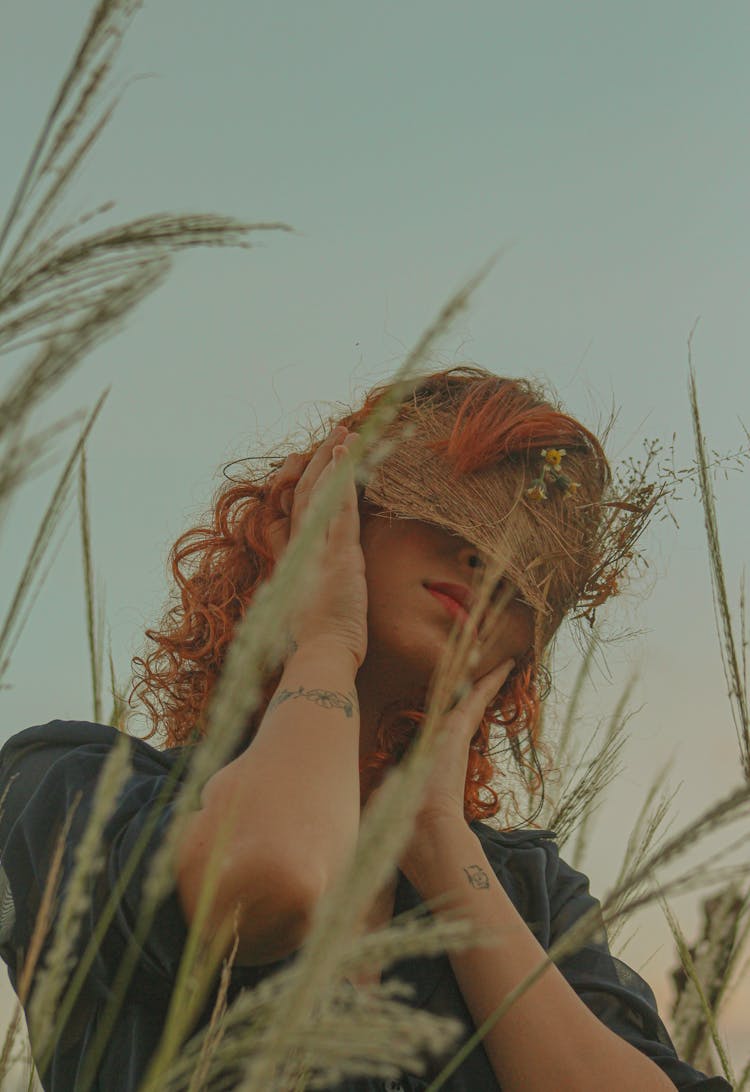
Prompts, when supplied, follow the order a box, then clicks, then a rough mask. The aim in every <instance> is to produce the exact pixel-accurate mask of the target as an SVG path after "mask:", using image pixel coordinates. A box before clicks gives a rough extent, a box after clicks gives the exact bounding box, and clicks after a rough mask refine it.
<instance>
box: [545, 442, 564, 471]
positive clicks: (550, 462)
mask: <svg viewBox="0 0 750 1092" xmlns="http://www.w3.org/2000/svg"><path fill="white" fill-rule="evenodd" d="M564 454H565V448H564V447H550V448H545V449H544V451H542V458H543V459H544V462H545V464H546V465H547V466H551V467H554V469H555V470H557V469H558V468H559V466H560V463H561V462H562V460H563V455H564Z"/></svg>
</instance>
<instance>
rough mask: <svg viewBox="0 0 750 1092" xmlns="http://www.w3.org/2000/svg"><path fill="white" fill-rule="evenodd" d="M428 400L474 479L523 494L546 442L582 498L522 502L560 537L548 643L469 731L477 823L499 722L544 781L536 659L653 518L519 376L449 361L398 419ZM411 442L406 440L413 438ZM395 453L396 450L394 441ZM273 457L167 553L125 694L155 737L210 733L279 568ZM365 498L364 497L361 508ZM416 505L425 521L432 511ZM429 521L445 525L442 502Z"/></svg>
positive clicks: (530, 772)
mask: <svg viewBox="0 0 750 1092" xmlns="http://www.w3.org/2000/svg"><path fill="white" fill-rule="evenodd" d="M387 389H388V384H385V385H381V386H379V387H376V388H374V389H373V390H371V391H370V392H369V393H368V394H367V396H366V398H365V399H364V402H363V403H362V405H361V406H360V407H359V408H358V409H356V410H354V411H352V412H350V413H348V414H345V415H340V416H338V417H331V418H330V419H329V420H328V421H326V422H324V423H323V425H322V426H321V431H320V433H319V434H317V435H312V436H311V437H310V441H309V444H308V446H307V449H306V450H305V451H303V452H302V455H303V456H304V458H303V465H307V462H308V461H309V459H310V458H311V457H312V455H313V453H314V451H315V450H316V448H317V446H318V444H319V443H320V440H321V438H322V435H324V434H325V433H327V431H328V430H329V429H330V428H332V427H333V426H334V425H335V424H337V423H343V424H345V425H347V426H348V427H349V428H350V429H355V430H356V429H357V428H358V427H360V426H361V425H362V423H363V422H364V421H365V420H366V419H367V417H368V415H369V414H370V413H371V412H372V410H373V408H374V407H375V405H376V404H377V403H378V401H379V399H380V398H381V397H382V396H383V394H384V393H385V391H386V390H387ZM427 408H432V409H434V410H436V411H437V414H438V415H440V416H441V417H442V419H446V413H447V417H448V419H449V424H450V428H449V430H448V432H447V434H446V435H445V436H444V437H443V439H442V440H438V441H437V442H436V443H435V445H434V450H435V452H437V451H440V452H441V457H443V458H445V459H448V460H450V461H451V463H452V465H453V467H454V471H455V474H456V475H459V476H463V478H464V479H465V480H466V481H467V482H470V481H471V478H472V476H476V475H480V476H481V475H486V474H487V472H489V471H494V472H497V471H500V473H499V474H497V473H495V477H497V478H502V477H503V474H504V473H505V472H506V470H507V469H508V467H511V468H512V472H511V478H512V480H513V483H514V484H513V488H514V489H515V490H516V492H518V489H519V487H521V488H522V487H523V486H524V484H528V483H530V482H531V481H532V480H533V479H534V478H535V477H536V476H537V475H538V474H539V466H540V462H541V451H542V449H545V448H549V447H553V446H554V447H564V448H565V450H566V453H569V454H566V458H569V459H570V465H571V466H572V467H574V473H575V481H576V482H577V483H578V484H579V487H580V489H579V492H580V496H581V499H580V501H579V499H578V495H576V498H575V499H574V498H572V497H571V498H565V497H563V496H562V495H561V496H559V497H558V496H553V497H551V498H550V500H549V501H546V502H538V503H537V505H536V507H532V506H531V502H529V503H528V504H527V502H526V500H525V499H524V500H523V502H522V503H523V505H524V510H525V511H526V510H528V512H530V513H531V516H530V517H529V516H528V515H527V516H526V517H525V518H526V520H527V522H528V520H529V518H531V519H532V520H533V519H534V518H536V519H537V521H538V524H537V525H538V527H539V529H540V532H542V531H543V533H540V536H539V538H540V541H541V542H543V543H544V542H546V541H547V539H549V538H550V536H551V535H552V536H554V535H556V536H557V540H558V541H559V542H562V543H563V545H564V546H565V548H564V549H562V550H557V551H556V553H555V558H554V573H555V574H556V575H555V580H552V579H551V578H550V576H549V573H550V572H551V571H552V568H551V567H550V565H548V566H547V569H546V570H545V568H544V564H543V562H544V559H543V558H542V559H541V561H540V563H539V564H538V565H537V566H536V570H535V574H533V580H534V581H535V584H534V586H535V587H537V588H538V589H542V591H540V593H539V595H537V596H536V598H537V599H539V596H540V595H543V597H544V600H545V602H546V603H547V604H548V608H549V609H548V614H547V616H546V617H545V618H544V619H542V618H541V612H540V613H539V614H538V616H537V617H538V621H539V624H538V626H537V630H538V632H541V633H543V635H544V641H543V642H541V644H540V641H539V640H537V642H536V643H535V647H534V648H532V649H531V650H530V651H529V653H528V655H527V656H526V657H525V659H524V660H523V661H522V662H520V663H519V664H518V665H517V667H516V669H515V670H514V671H513V672H512V674H511V676H510V678H509V680H508V682H507V683H506V685H505V686H504V687H503V690H502V691H501V692H500V694H499V695H498V698H497V699H496V701H495V703H494V705H493V706H492V707H491V708H489V709H488V710H487V713H486V715H485V717H484V718H483V720H482V723H481V725H480V727H479V728H478V730H477V733H476V735H475V737H474V740H473V743H472V748H471V751H470V755H469V763H468V772H467V781H466V794H465V815H466V818H467V820H468V821H472V820H474V819H487V818H490V817H491V816H494V815H496V814H497V813H498V811H499V810H500V807H501V800H500V797H499V796H498V793H497V792H496V791H495V790H494V789H493V788H492V787H491V782H493V781H496V780H497V778H498V776H502V773H503V771H502V769H498V768H497V766H496V765H495V763H494V762H493V761H492V757H491V734H492V732H493V729H494V730H495V731H496V732H499V734H500V736H501V739H503V740H504V741H505V742H506V745H507V746H508V747H509V748H510V750H511V753H512V755H513V757H514V758H515V760H516V762H517V763H518V765H519V766H521V767H522V768H524V770H525V772H526V774H527V780H528V781H530V782H531V784H532V787H536V788H539V787H540V785H541V771H540V767H539V761H538V758H537V750H536V748H537V743H538V739H537V735H538V725H539V714H540V693H539V690H540V679H541V678H543V677H544V673H543V671H542V669H541V668H540V665H539V655H540V652H541V645H542V644H546V643H547V642H548V640H549V638H550V637H551V636H552V634H553V633H554V631H555V629H556V628H557V626H558V625H559V622H560V620H561V618H562V617H563V616H564V614H565V613H566V612H569V611H571V610H575V609H578V611H579V613H581V614H585V615H586V616H588V617H590V616H591V615H592V613H593V611H594V610H595V609H596V607H597V606H599V605H600V604H601V603H602V602H604V600H605V599H606V598H607V597H608V596H609V595H610V594H611V593H612V592H614V591H615V590H616V580H617V577H618V576H619V575H620V573H621V571H622V569H623V567H624V565H625V563H626V560H627V557H628V556H629V550H628V549H627V548H628V547H629V546H630V545H631V543H632V540H633V537H634V533H635V531H634V528H635V526H636V521H637V520H640V521H641V522H642V521H643V519H644V518H645V514H644V513H645V506H644V505H640V506H631V507H634V511H630V510H629V507H628V505H627V504H623V503H621V499H618V498H610V497H608V495H607V489H608V487H609V483H610V472H609V467H608V464H607V460H606V458H605V455H604V452H603V450H602V447H601V444H600V443H599V441H598V440H597V438H596V437H595V436H594V435H593V434H592V433H591V432H589V431H588V430H587V429H585V428H584V427H583V426H582V425H580V424H579V423H578V422H577V421H575V420H574V419H573V418H572V417H570V416H568V415H566V414H564V413H562V411H561V410H559V409H558V408H557V407H556V406H555V405H554V404H552V403H551V402H550V401H549V400H548V399H546V398H545V397H544V396H543V394H542V393H541V392H540V391H539V389H537V388H535V387H534V386H533V385H532V384H530V383H529V382H527V381H525V380H516V379H503V378H499V377H497V376H494V375H492V374H491V373H489V372H486V371H484V370H483V369H480V368H474V367H467V366H464V367H457V368H451V369H448V370H446V371H442V372H438V373H434V374H432V375H428V376H425V377H424V378H423V379H422V380H421V381H420V385H419V387H418V389H417V391H416V393H414V394H412V395H410V396H409V398H408V399H407V400H406V401H405V402H404V404H403V409H402V411H401V412H400V414H399V418H400V419H402V420H409V421H412V420H413V419H414V417H415V410H416V411H417V413H416V416H417V417H418V416H420V415H422V416H424V414H425V411H426V409H427ZM428 416H429V414H428ZM432 419H436V414H432ZM412 435H413V433H412ZM433 439H434V438H433ZM404 442H405V443H409V440H408V437H407V439H406V440H405V441H404ZM276 454H278V452H277V453H276ZM392 454H393V455H394V456H398V446H396V449H395V452H393V453H392ZM391 458H392V455H391V454H389V455H388V456H387V457H386V459H385V461H384V463H383V464H382V466H383V468H385V469H387V468H388V465H389V459H391ZM274 465H278V464H273V462H272V460H271V458H270V457H269V459H268V460H266V461H265V464H261V468H260V469H256V470H255V471H254V472H248V473H246V475H244V476H242V477H241V478H235V479H232V480H231V481H229V482H228V483H227V484H225V485H222V487H221V488H220V489H219V491H218V493H217V495H216V497H215V498H214V504H213V507H212V509H211V511H210V515H209V518H208V519H207V520H206V522H205V523H203V524H201V525H199V526H196V527H193V528H191V529H189V530H188V531H186V532H185V533H184V534H183V535H182V536H181V537H180V538H179V539H178V540H177V542H176V543H175V545H174V546H173V548H172V550H171V553H170V566H171V571H172V575H173V578H174V581H175V585H176V594H175V597H174V601H173V603H172V605H171V606H170V607H168V609H167V610H166V612H165V614H164V616H163V618H162V620H161V624H160V626H159V628H158V629H149V630H147V631H146V636H147V637H148V638H149V639H150V640H151V641H152V642H154V644H155V645H156V648H155V649H153V650H152V651H151V652H150V653H148V654H147V655H145V656H144V657H140V656H139V657H136V658H135V659H134V660H133V667H134V678H135V683H134V686H133V690H132V693H131V702H132V700H133V698H137V699H138V700H139V701H140V702H141V703H142V704H143V706H144V707H145V709H146V711H147V713H148V716H149V719H150V722H151V726H152V728H151V733H150V734H151V735H153V734H154V733H157V732H158V733H159V734H160V735H161V736H162V737H163V739H164V741H165V742H166V743H167V744H168V745H169V746H176V745H179V744H184V743H187V742H189V741H191V740H193V739H195V737H196V732H197V734H198V735H202V734H203V731H204V730H205V726H206V715H207V711H208V702H209V698H210V695H211V692H212V690H213V687H214V685H215V684H216V681H217V678H218V676H219V673H220V671H221V667H222V663H223V660H224V656H225V653H226V650H227V647H228V645H229V644H230V642H231V640H232V637H233V635H234V632H235V629H236V626H237V624H238V622H239V621H240V619H241V618H242V617H243V615H244V613H245V611H246V610H247V608H248V607H249V606H250V604H251V603H252V600H253V596H254V595H255V593H256V591H257V590H258V588H259V587H260V586H261V584H262V583H263V582H264V581H265V580H266V579H267V578H268V577H269V576H270V574H271V572H272V569H273V564H274V562H273V556H272V552H271V548H270V543H269V537H268V530H269V527H270V526H271V524H273V522H274V521H276V520H279V519H281V518H283V517H284V508H283V506H282V492H283V490H282V488H281V487H280V486H279V485H278V483H277V482H275V480H274V476H273V472H274ZM380 470H381V468H378V470H377V471H376V474H378V473H379V472H380ZM459 484H460V481H459ZM287 488H288V487H287ZM369 489H370V487H369V486H368V491H369ZM368 503H369V502H368V501H367V500H366V499H364V498H363V500H362V509H363V511H367V509H368ZM384 506H385V505H383V504H381V507H384ZM391 510H393V508H392V509H391ZM612 513H614V514H612ZM395 514H397V515H399V514H400V515H407V514H408V513H407V512H405V511H401V512H398V511H396V513H395ZM413 515H414V516H415V517H416V518H426V513H424V512H419V513H413ZM428 518H429V517H428ZM434 520H435V522H441V523H442V522H443V520H442V519H441V518H440V516H439V512H438V513H436V515H435V516H434ZM550 528H552V530H551V531H550ZM450 529H456V528H450ZM537 553H538V551H537ZM555 581H556V582H555ZM528 583H529V581H528V580H527V584H528ZM526 594H527V597H528V598H530V599H532V600H533V599H534V598H535V597H534V596H533V595H530V594H529V592H528V591H527V593H526ZM279 675H280V671H279V670H276V671H274V672H269V673H268V677H267V679H266V681H265V686H264V701H263V702H262V703H261V705H260V707H259V708H258V709H257V710H256V712H255V713H254V714H253V716H252V718H251V720H250V722H249V723H248V725H247V734H246V739H245V742H246V743H247V742H249V741H250V739H252V737H253V735H254V733H255V731H256V729H257V726H258V724H259V723H260V720H261V718H262V715H263V712H264V709H265V706H266V705H267V702H268V701H269V700H270V697H271V695H272V694H273V692H274V690H275V688H276V686H277V684H278V680H279ZM419 717H420V711H418V710H417V711H412V712H411V713H409V714H405V716H404V718H403V724H402V727H398V726H397V728H396V729H395V730H393V731H392V732H391V735H390V737H389V738H385V737H382V740H381V742H382V744H383V746H382V748H381V749H378V750H377V751H376V752H374V753H372V754H370V755H367V756H365V757H364V759H363V760H362V764H361V772H363V773H364V771H365V770H369V771H374V772H377V771H380V770H383V769H384V768H385V767H387V766H390V765H393V764H395V763H396V762H398V761H399V759H400V758H401V756H402V754H403V751H404V747H405V746H406V743H407V740H408V738H410V737H411V736H412V734H413V727H412V726H413V723H414V721H415V720H418V719H419ZM502 749H505V748H502ZM290 760H293V758H292V757H290Z"/></svg>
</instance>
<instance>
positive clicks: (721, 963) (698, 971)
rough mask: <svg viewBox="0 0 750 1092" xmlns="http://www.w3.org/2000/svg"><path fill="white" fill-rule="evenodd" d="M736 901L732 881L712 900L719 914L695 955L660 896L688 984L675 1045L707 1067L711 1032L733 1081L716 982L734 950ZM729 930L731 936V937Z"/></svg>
mask: <svg viewBox="0 0 750 1092" xmlns="http://www.w3.org/2000/svg"><path fill="white" fill-rule="evenodd" d="M736 901H737V889H736V888H735V887H734V886H733V885H730V887H729V888H728V889H727V890H726V891H724V892H722V893H721V894H720V895H719V896H717V898H716V899H714V900H712V903H713V904H714V909H715V910H716V911H717V914H716V917H715V918H714V920H713V921H711V922H710V923H709V928H708V931H707V936H706V942H707V943H706V945H705V946H704V949H703V951H702V952H701V953H700V956H699V957H698V958H697V959H696V958H694V956H693V953H692V952H691V951H690V949H689V947H688V943H687V941H686V940H685V936H684V934H683V932H682V929H681V928H680V925H679V922H678V921H677V919H676V918H675V916H674V914H673V913H672V911H671V909H670V907H669V904H668V903H667V901H666V900H665V899H660V905H661V908H662V911H663V913H664V916H665V917H666V919H667V922H668V924H669V928H670V931H671V933H672V936H673V937H674V940H675V943H676V945H677V951H678V954H679V957H680V962H681V964H682V967H683V969H684V971H685V975H686V984H685V988H684V989H683V991H682V993H681V994H680V995H679V998H678V1003H677V1006H676V1010H675V1012H674V1013H673V1017H674V1021H675V1022H674V1043H675V1046H676V1047H677V1049H678V1050H679V1051H680V1057H682V1058H684V1059H685V1061H688V1062H692V1063H693V1064H694V1065H697V1066H701V1067H702V1068H704V1069H705V1068H706V1067H707V1062H708V1060H709V1059H708V1057H707V1055H706V1052H705V1050H703V1049H702V1048H703V1046H704V1043H705V1040H706V1038H707V1037H709V1036H710V1039H711V1041H712V1042H713V1045H714V1047H715V1048H716V1053H717V1055H718V1057H719V1061H720V1063H721V1068H722V1070H723V1071H724V1076H725V1077H726V1079H727V1080H728V1081H729V1082H730V1084H734V1083H735V1077H734V1073H733V1072H732V1066H731V1064H730V1062H729V1058H728V1056H727V1052H726V1047H725V1046H724V1044H723V1042H722V1040H721V1036H720V1035H719V1029H718V1027H717V1025H716V1014H717V995H716V994H717V991H716V986H717V984H718V982H719V981H721V979H722V978H723V975H724V972H725V969H726V968H725V963H726V955H727V945H728V946H729V949H730V950H731V946H732V942H733V940H734V935H733V934H734V932H735V930H736V913H735V910H736ZM728 933H729V934H731V936H729V937H728V936H727V934H728ZM701 957H702V958H701Z"/></svg>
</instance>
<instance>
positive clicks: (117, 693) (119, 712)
mask: <svg viewBox="0 0 750 1092" xmlns="http://www.w3.org/2000/svg"><path fill="white" fill-rule="evenodd" d="M108 659H109V693H110V697H111V699H112V708H111V710H110V714H109V720H108V721H107V723H108V724H111V725H112V727H113V728H116V729H117V731H118V732H124V731H125V729H126V727H127V719H128V700H127V695H126V693H125V691H124V690H121V689H120V687H119V686H118V685H117V676H116V675H115V662H114V660H113V658H112V644H111V642H110V645H109V651H108Z"/></svg>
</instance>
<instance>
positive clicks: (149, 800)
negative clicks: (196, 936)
mask: <svg viewBox="0 0 750 1092" xmlns="http://www.w3.org/2000/svg"><path fill="white" fill-rule="evenodd" d="M118 738H120V734H119V733H118V732H116V731H115V730H114V729H112V728H108V727H105V726H102V725H93V724H80V723H78V722H60V721H56V722H55V721H53V722H52V723H51V724H49V725H45V726H43V727H41V728H33V729H28V730H27V731H25V732H21V733H19V734H18V735H17V736H15V737H13V739H11V740H10V742H9V743H8V744H6V746H5V747H4V748H3V750H2V753H0V798H3V803H2V814H1V815H0V954H2V956H3V958H4V959H5V961H6V963H7V964H8V967H9V971H10V977H11V981H12V983H13V985H14V987H15V986H16V984H17V979H18V976H19V975H20V972H21V969H22V967H23V962H24V959H25V957H26V955H27V953H28V951H29V944H30V941H31V937H32V934H33V930H34V925H35V922H36V919H37V913H38V911H39V907H40V903H41V899H42V896H43V893H44V889H45V884H46V882H47V878H48V875H49V871H50V867H51V862H52V858H53V854H54V851H55V847H56V845H57V842H58V840H59V836H60V831H61V829H62V827H63V824H64V821H65V818H66V816H68V815H69V814H70V813H71V810H72V809H73V810H72V822H71V827H70V831H69V833H68V836H67V839H66V841H65V847H64V852H63V858H62V867H61V872H60V880H59V884H60V886H59V895H58V902H57V905H58V906H59V905H60V901H61V900H62V898H63V897H64V894H65V890H66V887H67V884H68V881H69V879H70V876H71V873H72V870H73V867H74V860H75V850H76V847H77V845H78V843H79V841H80V839H81V837H82V835H83V832H84V830H85V829H86V824H87V822H88V819H89V816H90V812H91V805H92V801H93V797H94V791H95V787H96V782H97V779H98V777H99V775H100V773H101V771H102V768H103V766H104V763H105V761H106V759H107V757H108V755H109V754H110V753H111V750H112V746H113V744H114V742H115V740H116V739H118ZM130 747H131V762H132V769H131V772H130V775H129V776H128V778H127V780H126V782H125V784H124V787H123V788H122V790H121V791H120V793H119V796H118V798H117V800H116V801H113V807H112V811H111V814H110V816H109V819H108V821H107V823H106V825H105V828H104V836H103V846H102V849H103V853H104V862H103V867H101V868H100V869H99V871H98V873H97V876H96V879H95V881H94V882H93V883H92V884H91V890H90V891H89V892H88V895H89V898H88V905H87V908H86V911H85V914H84V916H83V921H82V925H81V928H80V931H79V935H78V937H77V939H76V944H75V948H74V954H75V958H76V962H77V961H78V960H79V959H80V957H81V956H82V955H83V952H84V950H85V949H86V946H87V944H88V942H89V940H90V938H91V936H92V934H93V932H94V929H95V927H96V923H97V921H98V919H99V916H100V914H101V911H102V910H103V908H104V906H105V904H106V902H107V900H108V897H109V895H110V893H111V891H112V889H113V887H114V886H115V884H116V883H117V881H118V878H119V877H120V876H121V874H122V872H123V869H124V868H125V866H126V864H127V862H128V860H129V858H130V855H131V853H132V852H133V849H134V847H135V846H136V843H138V841H139V839H142V838H145V836H146V828H147V826H150V825H151V824H153V828H152V829H151V831H150V833H149V834H148V837H147V838H146V839H145V845H144V849H143V852H142V854H141V855H140V859H139V861H138V863H137V865H136V867H135V870H134V872H133V874H132V876H131V878H130V880H129V882H128V884H127V886H126V887H125V890H124V893H123V896H122V899H121V900H120V902H119V905H118V907H117V910H116V912H115V915H114V918H113V921H112V924H111V926H110V927H109V929H108V931H107V933H106V935H105V937H104V939H103V941H102V944H101V946H100V948H99V950H98V952H97V955H96V958H95V960H94V962H93V965H92V967H91V971H90V973H89V975H88V978H87V981H86V986H85V991H84V992H85V994H86V995H87V997H88V999H89V1004H90V1005H93V1004H95V1003H97V1002H99V1001H100V1000H101V999H103V998H106V997H107V996H108V995H109V990H110V987H111V983H112V981H113V979H114V975H115V973H116V971H117V968H118V967H119V965H120V962H121V960H122V957H123V956H124V954H125V952H126V950H127V947H128V944H129V942H130V940H131V938H132V937H133V934H134V932H135V930H136V927H137V923H138V919H139V911H140V909H141V905H142V888H143V882H144V879H145V877H146V876H147V875H148V870H149V866H150V863H151V861H152V859H153V855H154V852H155V850H156V848H157V847H158V845H159V843H160V842H161V840H162V839H163V836H164V833H165V830H166V828H167V826H168V824H169V822H170V819H171V816H172V810H173V800H174V796H175V793H176V790H177V789H178V788H179V781H178V780H177V779H176V778H175V776H174V771H172V769H171V767H172V762H171V761H170V760H169V759H168V758H167V757H166V753H162V752H159V751H156V750H155V749H154V748H152V747H150V746H148V744H146V743H144V742H143V741H142V740H136V739H135V738H131V739H130ZM74 805H75V807H74ZM154 820H155V821H154ZM186 936H187V928H186V923H185V919H184V915H183V913H182V910H181V907H180V905H179V900H178V897H177V894H176V891H175V890H174V887H172V890H171V893H170V895H169V896H168V897H167V899H166V900H165V901H164V902H163V903H162V904H161V906H160V907H159V909H158V910H157V912H156V915H155V918H154V920H153V921H152V923H151V926H150V928H149V930H148V933H147V935H146V937H145V939H144V940H143V943H142V944H141V945H140V946H139V948H138V949H137V951H138V960H137V964H136V967H135V971H134V975H133V978H132V980H131V983H130V987H129V992H130V993H131V995H132V994H133V991H138V992H139V993H140V994H141V995H142V991H144V990H145V991H146V993H147V995H148V996H149V997H152V998H154V999H156V998H157V997H163V998H164V999H165V1000H166V999H167V998H168V996H169V993H170V992H171V984H172V982H173V981H174V977H175V974H176V970H177V967H178V964H179V960H180V957H181V953H182V949H183V947H184V943H185V940H186ZM48 943H49V938H48ZM43 963H44V951H43V952H42V956H41V958H40V960H39V961H38V963H37V969H38V968H39V967H41V966H43Z"/></svg>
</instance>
